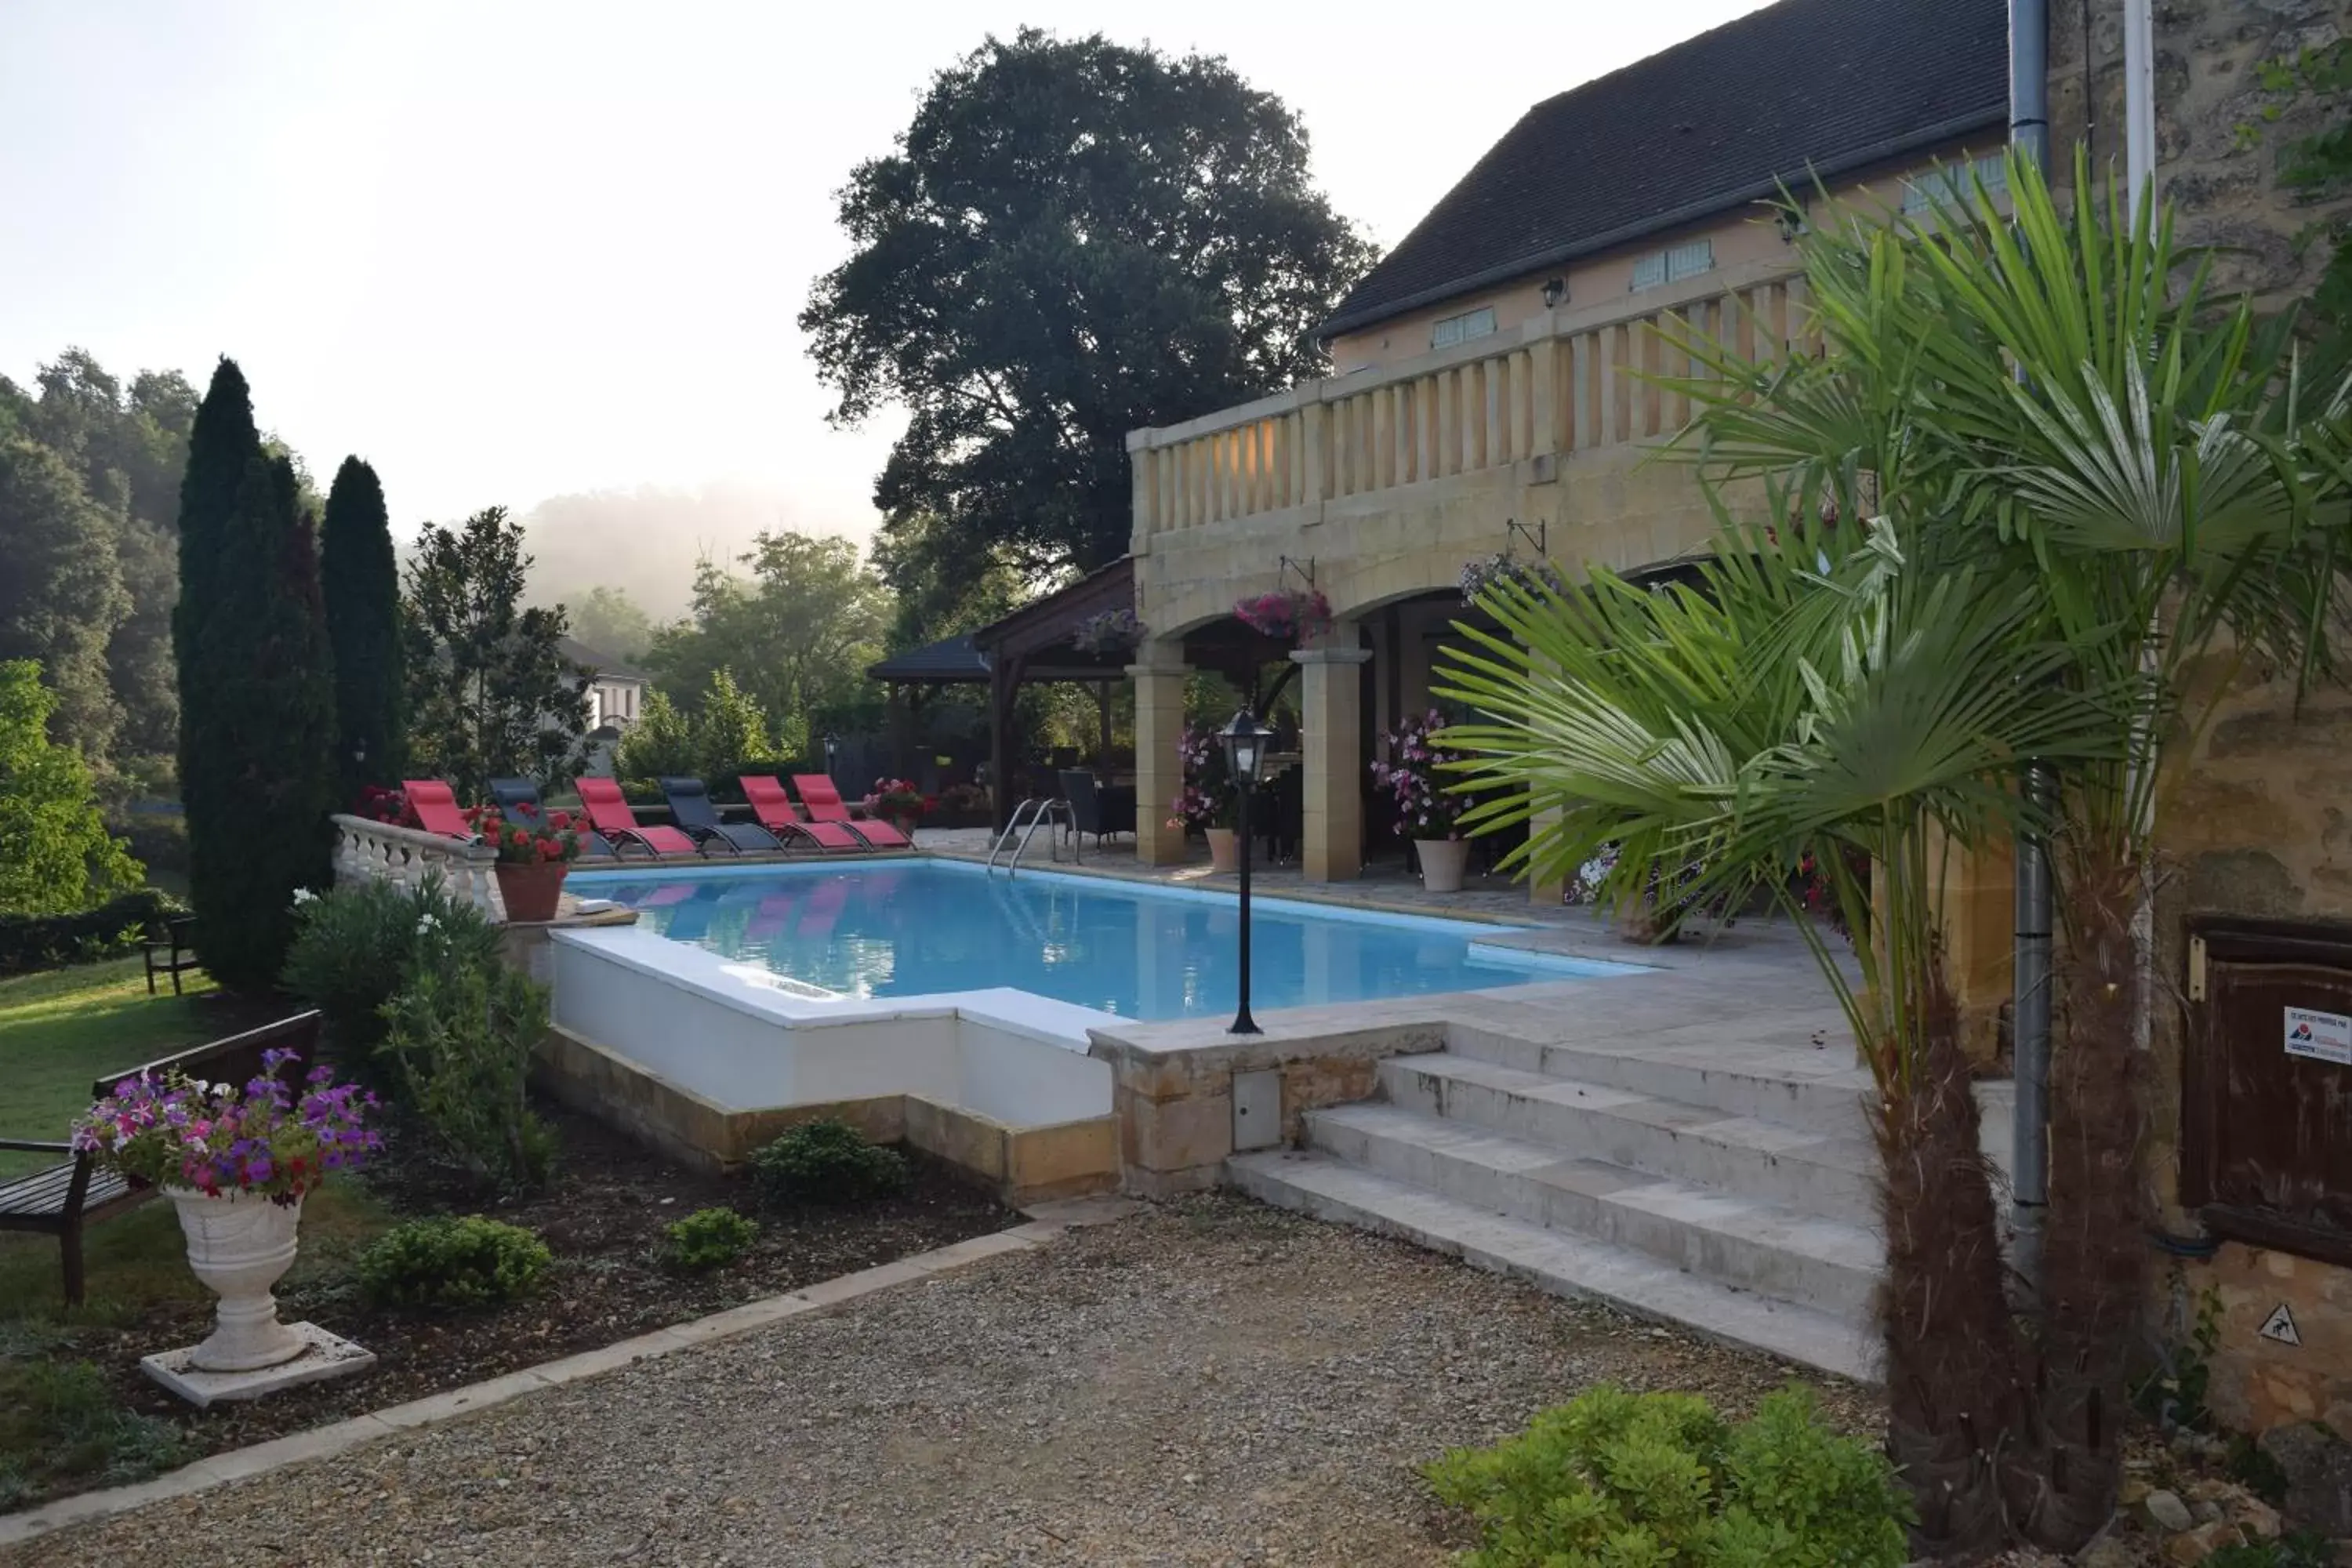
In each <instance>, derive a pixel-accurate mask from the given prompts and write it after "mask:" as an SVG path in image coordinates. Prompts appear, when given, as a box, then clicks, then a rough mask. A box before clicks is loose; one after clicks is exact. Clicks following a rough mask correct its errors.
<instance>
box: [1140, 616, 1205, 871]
mask: <svg viewBox="0 0 2352 1568" xmlns="http://www.w3.org/2000/svg"><path fill="white" fill-rule="evenodd" d="M1127 673H1128V674H1129V676H1131V677H1133V678H1134V680H1135V855H1136V858H1137V859H1139V860H1140V861H1142V862H1143V863H1144V864H1145V865H1147V866H1179V865H1181V864H1183V861H1184V830H1183V829H1182V828H1181V827H1171V826H1168V814H1169V813H1170V812H1171V811H1173V810H1174V809H1175V807H1176V795H1177V792H1178V791H1180V790H1181V789H1182V788H1183V787H1184V766H1183V763H1182V761H1181V759H1180V758H1179V756H1178V755H1177V746H1178V743H1179V742H1181V741H1182V739H1183V737H1184V678H1185V677H1186V676H1187V675H1190V674H1191V673H1192V671H1191V669H1190V668H1187V667H1186V665H1185V663H1184V648H1183V645H1182V644H1181V643H1180V642H1178V641H1177V640H1176V639H1175V638H1173V637H1152V638H1150V639H1148V640H1146V641H1145V642H1144V643H1143V645H1142V646H1141V647H1138V648H1137V649H1136V650H1135V662H1134V663H1133V664H1131V665H1129V666H1128V667H1127Z"/></svg>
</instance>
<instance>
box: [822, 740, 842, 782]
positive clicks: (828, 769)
mask: <svg viewBox="0 0 2352 1568" xmlns="http://www.w3.org/2000/svg"><path fill="white" fill-rule="evenodd" d="M839 750H841V737H840V736H838V735H836V734H835V733H834V732H833V731H830V730H827V731H825V732H824V776H825V777H827V778H829V779H833V754H834V753H835V752H837V751H839ZM833 787H834V788H835V789H839V788H840V787H841V781H840V780H839V779H833Z"/></svg>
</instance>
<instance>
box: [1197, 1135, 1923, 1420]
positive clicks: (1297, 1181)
mask: <svg viewBox="0 0 2352 1568" xmlns="http://www.w3.org/2000/svg"><path fill="white" fill-rule="evenodd" d="M1226 1171H1227V1173H1228V1176H1229V1178H1230V1179H1231V1180H1232V1181H1233V1183H1234V1184H1235V1185H1236V1186H1239V1187H1240V1188H1241V1189H1242V1190H1243V1191H1244V1192H1246V1193H1249V1194H1253V1195H1254V1196H1255V1197H1257V1198H1259V1199H1260V1200H1261V1201H1263V1202H1265V1203H1270V1204H1276V1205H1280V1206H1281V1207H1284V1208H1290V1209H1296V1210H1297V1211H1299V1212H1300V1213H1302V1214H1308V1215H1315V1216H1316V1217H1317V1218H1318V1219H1327V1220H1336V1221H1339V1222H1340V1223H1342V1224H1347V1225H1353V1226H1360V1227H1361V1228H1363V1229H1366V1230H1374V1231H1379V1232H1381V1233H1383V1234H1385V1235H1389V1236H1396V1237H1403V1238H1404V1239H1406V1240H1408V1241H1412V1242H1414V1243H1416V1244H1418V1245H1420V1246H1423V1247H1429V1248H1431V1249H1432V1250H1433V1251H1437V1252H1443V1253H1446V1254H1449V1255H1451V1256H1453V1257H1456V1258H1462V1259H1463V1260H1465V1262H1468V1263H1471V1264H1474V1265H1475V1266H1476V1267H1478V1268H1486V1269H1491V1270H1493V1271H1494V1272H1496V1273H1498V1274H1505V1275H1508V1276H1510V1277H1512V1278H1514V1279H1523V1280H1526V1281H1528V1283H1530V1284H1532V1285H1535V1286H1537V1287H1538V1289H1545V1290H1549V1291H1551V1292H1552V1293H1554V1294H1555V1295H1561V1296H1575V1297H1585V1298H1591V1299H1593V1300H1600V1301H1603V1302H1606V1303H1608V1304H1609V1305H1611V1306H1612V1307H1616V1308H1618V1309H1620V1310H1623V1311H1626V1312H1630V1313H1633V1315H1634V1316H1636V1317H1641V1318H1646V1319H1651V1320H1654V1321H1663V1322H1672V1323H1679V1324H1681V1325H1683V1326H1684V1327H1685V1328H1688V1329H1690V1330H1692V1331H1695V1332H1697V1333H1699V1334H1702V1335H1704V1336H1706V1338H1709V1339H1713V1340H1718V1341H1721V1342H1724V1343H1727V1344H1731V1345H1737V1346H1739V1347H1741V1348H1743V1349H1748V1350H1757V1351H1762V1352H1766V1353H1768V1354H1770V1355H1776V1356H1780V1357H1782V1358H1784V1359H1786V1360H1789V1361H1791V1362H1795V1363H1799V1364H1801V1365H1803V1366H1809V1367H1812V1368H1815V1369H1817V1370H1819V1371H1822V1372H1827V1373H1836V1374H1837V1375H1839V1376H1842V1377H1851V1378H1857V1379H1861V1380H1864V1381H1869V1380H1870V1379H1871V1378H1872V1377H1873V1375H1874V1367H1875V1365H1876V1347H1875V1344H1874V1342H1873V1341H1872V1339H1871V1337H1870V1336H1869V1335H1868V1334H1866V1333H1864V1332H1863V1331H1860V1330H1858V1329H1856V1328H1855V1326H1854V1325H1853V1324H1852V1323H1850V1322H1848V1321H1844V1320H1843V1319H1840V1318H1837V1317H1833V1316H1832V1315H1831V1314H1829V1313H1826V1312H1822V1311H1817V1310H1813V1309H1811V1308H1808V1307H1798V1306H1792V1305H1790V1304H1789V1303H1787V1302H1784V1301H1776V1300H1770V1299H1769V1298H1765V1297H1761V1296H1756V1295H1752V1294H1749V1293H1748V1292H1745V1291H1740V1290H1735V1289H1731V1288H1729V1287H1728V1286H1725V1285H1719V1284H1717V1283H1715V1282H1714V1281H1712V1280H1708V1279H1699V1278H1698V1277H1696V1276H1695V1275H1691V1274H1685V1273H1684V1272H1683V1271H1682V1270H1680V1269H1678V1268H1674V1267H1672V1266H1671V1265H1668V1264H1664V1263H1661V1262H1659V1261H1658V1260H1657V1259H1656V1258H1651V1257H1648V1256H1647V1255H1645V1254H1643V1253H1640V1252H1636V1251H1633V1249H1631V1248H1629V1247H1614V1246H1612V1245H1610V1244H1609V1243H1607V1242H1603V1241H1595V1240H1593V1239H1591V1238H1590V1237H1580V1236H1571V1235H1570V1234H1568V1233H1566V1232H1564V1231H1556V1230H1547V1229H1545V1228H1544V1227H1542V1226H1534V1225H1529V1224H1528V1223H1527V1222H1525V1221H1524V1220H1516V1219H1508V1218H1505V1217H1503V1216H1500V1215H1491V1214H1483V1213H1481V1212H1479V1211H1478V1210H1477V1209H1476V1208H1474V1207H1472V1206H1471V1205H1468V1204H1465V1203H1462V1202H1460V1201H1458V1200H1457V1199H1454V1198H1449V1197H1445V1196H1444V1195H1442V1194H1438V1193H1433V1192H1431V1191H1429V1190H1428V1189H1427V1188H1423V1187H1415V1186H1412V1185H1408V1184H1405V1183H1402V1182H1399V1181H1395V1180H1393V1179H1391V1178H1390V1177H1388V1176H1383V1175H1381V1174H1378V1173H1374V1172H1371V1171H1367V1170H1364V1169H1361V1168H1360V1167H1358V1166H1353V1165H1349V1164H1345V1163H1341V1162H1339V1161H1338V1160H1335V1159H1333V1158H1332V1157H1331V1156H1329V1155H1328V1154H1325V1153H1320V1152H1312V1151H1309V1152H1294V1151H1289V1150H1280V1149H1271V1150H1265V1151H1263V1152H1258V1153H1254V1154H1236V1155H1234V1156H1233V1157H1232V1158H1230V1159H1229V1160H1228V1161H1227V1162H1226Z"/></svg>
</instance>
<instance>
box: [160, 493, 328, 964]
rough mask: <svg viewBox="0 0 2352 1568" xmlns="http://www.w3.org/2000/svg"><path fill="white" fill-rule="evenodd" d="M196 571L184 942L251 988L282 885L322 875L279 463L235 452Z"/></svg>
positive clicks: (300, 531) (320, 740) (309, 604)
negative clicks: (218, 527)
mask: <svg viewBox="0 0 2352 1568" xmlns="http://www.w3.org/2000/svg"><path fill="white" fill-rule="evenodd" d="M191 466H192V467H193V462H192V464H191ZM205 575H206V578H207V580H208V584H209V586H208V590H207V591H208V592H209V595H210V598H209V602H207V603H206V604H205V605H203V606H202V609H203V614H202V615H201V616H196V617H193V619H194V621H195V626H196V630H195V633H194V638H193V641H192V645H191V647H190V648H189V656H192V657H189V656H184V662H183V666H182V668H184V669H187V670H191V671H193V672H194V676H195V684H197V685H201V686H203V687H205V689H207V690H208V691H209V694H210V695H209V697H208V699H207V706H208V708H209V710H210V711H209V714H208V716H207V721H206V729H205V733H204V734H203V736H202V737H201V739H200V741H199V743H197V744H195V745H194V746H192V747H190V748H189V757H190V762H191V764H192V766H191V772H190V773H189V775H188V777H187V779H186V780H185V781H184V784H185V786H186V793H187V797H188V799H189V802H190V805H191V810H190V821H189V837H190V846H189V847H190V851H191V853H190V868H189V869H190V876H189V891H190V893H191V895H192V897H193V901H194V904H195V907H196V915H197V921H196V951H197V954H198V956H200V957H201V958H202V959H203V960H204V963H205V968H206V969H208V970H209V971H211V972H212V974H213V976H214V978H215V979H217V980H218V981H220V982H221V984H224V985H226V986H228V987H230V988H231V989H233V990H239V991H263V990H267V989H268V988H269V987H270V986H271V985H273V984H275V983H276V981H277V978H278V969H279V967H280V966H281V965H282V964H283V963H284V962H285V957H286V949H287V947H288V944H289V942H291V941H292V938H293V902H294V893H295V890H296V889H301V888H309V889H320V890H323V889H325V888H326V887H327V886H328V885H329V883H330V881H331V877H332V855H331V833H332V829H331V826H330V825H329V824H328V821H327V814H328V812H329V811H331V809H333V804H334V803H333V791H334V779H335V770H334V763H333V757H332V750H331V749H332V747H333V745H334V737H335V709H334V679H333V676H332V674H331V657H332V656H331V650H330V647H329V645H328V640H327V630H326V615H325V605H324V602H323V600H322V598H321V596H320V589H319V557H318V549H317V542H316V539H315V537H314V535H313V533H312V531H311V525H310V518H309V517H308V516H306V515H305V514H304V512H303V510H302V506H301V498H300V490H299V481H298V480H297V479H296V477H295V473H294V466H293V464H292V463H290V462H289V461H288V460H287V459H286V458H282V457H280V458H265V457H263V456H261V455H260V454H259V453H258V452H256V453H255V454H254V456H253V457H252V458H249V459H248V460H247V464H246V468H245V477H244V479H243V482H242V483H241V484H240V485H239V486H238V487H237V490H236V500H235V502H234V504H233V505H232V507H231V509H230V511H229V514H228V517H227V519H226V523H225V525H224V527H223V529H222V531H221V534H220V543H219V548H218V552H217V554H216V555H215V560H214V562H213V564H212V567H211V569H210V570H209V571H208V572H207V573H206V574H205ZM185 602H186V601H185V600H183V603H185ZM198 800H202V801H204V802H205V816H204V817H203V818H202V819H201V821H200V820H199V818H198V817H197V816H196V814H195V811H194V802H196V801H198Z"/></svg>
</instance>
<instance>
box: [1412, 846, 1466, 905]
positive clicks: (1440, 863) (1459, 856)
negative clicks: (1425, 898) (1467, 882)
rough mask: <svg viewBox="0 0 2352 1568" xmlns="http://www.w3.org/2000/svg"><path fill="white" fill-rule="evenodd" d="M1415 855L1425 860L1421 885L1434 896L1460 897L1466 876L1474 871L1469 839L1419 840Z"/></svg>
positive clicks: (1422, 863)
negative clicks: (1466, 872) (1447, 894)
mask: <svg viewBox="0 0 2352 1568" xmlns="http://www.w3.org/2000/svg"><path fill="white" fill-rule="evenodd" d="M1412 847H1413V853H1415V854H1416V855H1418V856H1419V857H1420V858H1421V885H1422V887H1423V888H1424V889H1427V890H1428V891H1430V892H1433V893H1458V892H1460V891H1461V890H1462V875H1463V873H1464V872H1465V871H1466V870H1468V869H1469V867H1470V841H1469V840H1468V839H1467V838H1416V839H1414V840H1413V841H1412Z"/></svg>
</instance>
